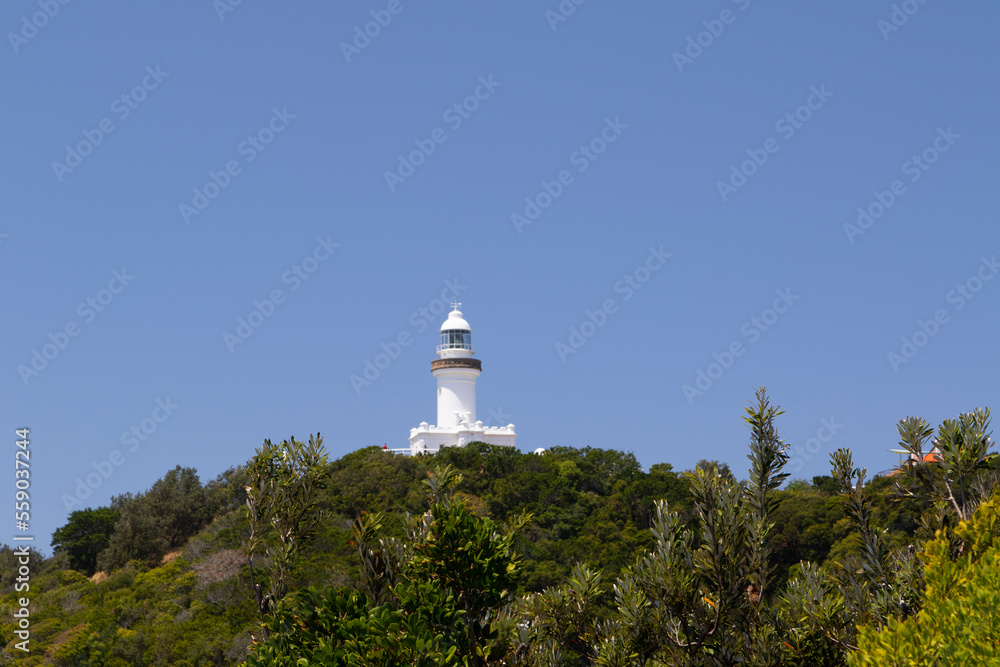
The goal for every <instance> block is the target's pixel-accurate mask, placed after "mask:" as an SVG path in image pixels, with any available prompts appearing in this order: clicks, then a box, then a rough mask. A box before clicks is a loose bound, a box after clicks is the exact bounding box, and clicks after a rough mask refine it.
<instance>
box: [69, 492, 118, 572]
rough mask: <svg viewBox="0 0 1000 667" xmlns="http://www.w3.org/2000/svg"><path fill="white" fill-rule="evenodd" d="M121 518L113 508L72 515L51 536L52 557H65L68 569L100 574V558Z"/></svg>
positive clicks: (82, 511)
mask: <svg viewBox="0 0 1000 667" xmlns="http://www.w3.org/2000/svg"><path fill="white" fill-rule="evenodd" d="M118 516H119V513H118V511H117V510H115V509H112V508H110V507H99V508H97V509H91V508H87V509H85V510H77V511H75V512H72V513H71V514H70V515H69V520H68V521H67V522H66V525H65V526H62V527H61V528H59V529H57V530H56V531H55V532H54V533H53V534H52V551H53V554H55V555H59V554H66V557H67V561H68V563H69V566H70V567H71V568H73V569H74V570H78V571H80V572H83V573H84V574H86V575H87V576H88V577H89V576H90V575H92V574H94V572H96V571H97V556H98V554H100V553H101V552H102V551H104V549H106V548H107V546H108V540H109V539H110V537H111V535H112V533H113V532H114V528H115V523H116V522H117V521H118Z"/></svg>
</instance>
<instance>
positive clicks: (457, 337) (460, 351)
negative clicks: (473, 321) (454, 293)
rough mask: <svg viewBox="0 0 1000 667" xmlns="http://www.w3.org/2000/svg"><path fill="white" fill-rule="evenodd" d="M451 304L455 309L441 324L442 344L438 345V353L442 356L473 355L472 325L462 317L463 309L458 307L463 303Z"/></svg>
mask: <svg viewBox="0 0 1000 667" xmlns="http://www.w3.org/2000/svg"><path fill="white" fill-rule="evenodd" d="M451 305H452V307H453V308H454V310H453V311H451V312H450V313H448V319H446V320H445V321H444V324H442V325H441V344H440V345H438V349H437V351H438V354H439V355H440V356H441V357H442V358H446V357H471V356H472V354H473V353H474V350H473V349H472V327H470V326H469V323H468V322H466V321H465V318H463V317H462V311H460V310H459V309H458V307H459V306H460V305H461V304H459V303H453V304H451Z"/></svg>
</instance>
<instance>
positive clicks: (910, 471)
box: [0, 391, 1000, 667]
mask: <svg viewBox="0 0 1000 667" xmlns="http://www.w3.org/2000/svg"><path fill="white" fill-rule="evenodd" d="M780 414H781V412H780V410H779V409H777V408H776V407H774V406H771V405H770V403H769V401H768V399H767V397H766V395H765V394H764V393H763V391H761V392H759V393H758V396H757V399H756V401H755V402H754V403H753V404H752V405H751V407H750V408H748V409H747V418H746V419H747V423H748V426H749V428H750V446H749V452H750V453H749V456H748V459H749V464H750V465H749V470H748V472H747V473H746V475H745V476H744V475H741V477H745V480H744V481H742V482H741V481H738V480H737V478H736V476H734V475H733V473H732V472H731V471H730V468H729V466H728V465H726V464H724V463H719V462H714V461H702V462H700V463H699V464H698V467H697V468H696V469H695V470H692V471H687V472H684V473H679V472H676V471H674V470H673V469H672V467H671V466H670V465H669V464H666V463H661V464H657V465H654V466H652V468H650V469H649V470H648V471H644V470H643V469H641V467H640V466H639V464H638V463H637V461H636V459H635V457H634V456H633V455H632V454H630V453H626V452H620V451H615V450H611V449H595V448H584V449H573V448H568V447H554V448H552V449H549V450H547V451H546V452H544V453H543V454H522V453H520V452H519V451H517V450H514V449H510V448H504V447H496V446H491V445H485V444H482V443H473V444H471V445H469V446H467V447H464V448H449V449H445V450H443V451H441V452H440V453H438V454H436V455H433V456H419V457H405V456H393V455H392V454H389V453H387V452H384V451H382V450H380V449H378V448H374V447H372V448H365V449H361V450H358V451H355V452H353V453H350V454H348V455H346V456H344V457H342V458H340V459H338V460H336V461H333V462H328V461H327V459H326V454H325V451H324V449H323V447H322V440H321V439H320V438H318V437H316V438H311V439H310V441H309V443H301V442H298V441H295V440H294V438H293V439H291V440H289V441H286V442H284V443H281V444H280V445H272V444H271V443H270V442H265V443H264V445H263V446H261V448H260V449H258V450H257V452H256V455H255V456H254V457H253V458H251V459H250V460H249V461H248V462H247V463H246V464H245V465H242V466H240V467H237V468H232V469H230V470H228V471H226V472H225V473H223V474H222V475H220V476H219V477H218V478H216V479H214V480H211V481H209V482H207V483H202V482H201V481H200V479H199V478H198V476H197V474H196V471H195V470H193V469H190V468H181V467H178V468H175V469H174V470H171V471H168V472H167V474H166V475H165V476H164V477H163V478H162V479H161V480H159V481H158V482H157V483H156V484H154V485H153V486H152V487H151V488H150V489H148V490H146V491H145V492H143V493H138V494H135V495H132V494H128V495H125V496H120V497H116V498H114V499H113V501H112V503H111V505H110V506H109V507H101V508H89V509H86V510H80V511H76V512H73V513H72V514H71V515H70V517H69V520H68V522H67V524H66V525H65V526H63V527H61V528H60V529H59V530H58V531H56V533H55V535H54V536H53V547H54V552H55V553H54V555H53V557H51V558H48V559H43V558H41V557H40V556H39V555H38V554H37V553H34V554H32V559H33V562H32V573H33V575H32V580H31V590H30V597H31V600H32V605H31V623H32V625H31V648H32V651H31V653H30V654H24V653H23V652H20V651H18V650H16V649H15V648H14V645H15V641H16V638H15V635H14V634H13V631H14V629H15V626H14V624H13V623H12V621H11V619H12V616H11V613H12V610H13V609H14V608H15V604H16V598H17V596H18V595H22V596H23V595H24V594H23V593H20V594H17V593H15V591H14V580H15V573H16V569H17V568H16V560H15V555H14V553H13V551H12V550H10V549H9V548H4V549H3V550H2V551H0V571H2V572H3V578H2V580H0V594H2V597H0V613H2V616H0V646H5V650H4V652H2V653H0V665H2V664H5V663H6V662H9V661H11V660H12V659H14V658H16V659H17V662H18V663H20V664H25V665H93V666H98V665H107V666H115V667H117V666H119V665H192V666H194V665H235V664H240V663H242V662H244V661H247V660H248V658H249V664H251V665H265V664H268V665H272V664H273V665H278V664H282V665H283V664H288V665H301V664H344V665H347V664H358V665H362V664H365V665H369V664H384V665H394V664H399V665H402V664H428V665H439V664H440V665H452V664H454V665H487V664H489V665H501V664H503V665H588V664H600V665H674V664H677V665H715V664H719V665H722V664H734V663H736V662H745V663H746V664H761V665H765V664H766V665H842V664H846V663H847V661H851V662H852V664H859V665H860V664H880V665H883V664H886V665H889V664H900V665H902V664H910V663H903V662H898V663H895V662H892V660H893V659H894V658H893V657H892V656H893V655H894V654H895V653H898V651H894V649H892V647H893V646H894V645H895V644H893V642H897V643H898V642H899V641H904V639H899V638H905V641H907V642H910V641H913V640H912V639H911V637H915V636H922V637H931V638H935V637H936V639H933V641H931V640H927V641H931V646H929V647H926V650H925V651H924V654H925V655H936V654H934V651H938V652H939V653H940V655H942V656H945V655H949V656H955V655H958V654H955V653H947V651H949V650H953V647H952V645H951V644H950V643H949V640H948V639H947V638H946V637H942V636H939V635H935V630H934V628H933V627H931V626H932V625H933V624H932V623H931V619H932V618H933V617H928V614H930V613H934V614H936V613H939V611H938V609H939V608H940V609H941V610H942V611H941V612H940V613H944V612H947V613H949V614H958V616H957V618H962V616H961V614H963V613H964V614H971V613H974V610H975V609H976V608H977V605H979V604H986V603H989V601H990V600H993V601H995V597H996V591H995V587H994V590H992V592H991V595H992V597H989V596H986V597H983V596H982V595H981V593H980V588H982V587H985V586H991V585H993V584H991V583H990V582H992V579H993V578H995V577H994V575H995V570H994V569H990V564H991V563H993V562H994V561H995V559H996V550H995V547H993V542H992V539H993V536H996V535H997V533H998V531H1000V520H997V519H996V518H995V517H996V514H997V513H998V511H1000V502H993V503H985V504H984V505H983V507H982V508H981V509H980V512H979V513H975V515H974V512H975V509H976V508H977V506H979V504H980V503H981V502H982V501H984V500H985V499H987V498H988V497H989V496H990V494H991V493H992V491H993V489H994V488H995V485H996V463H995V459H994V456H993V454H992V453H991V452H990V447H991V440H990V438H989V433H988V427H989V413H988V411H985V410H977V411H976V412H973V413H967V414H964V415H962V416H960V417H959V418H958V419H956V420H948V421H946V422H945V423H944V424H942V425H941V426H940V427H939V429H938V430H937V434H936V437H935V434H934V431H933V429H931V428H929V427H928V426H927V425H926V423H925V422H923V421H922V420H919V419H916V418H907V419H906V420H902V421H901V422H900V424H899V429H900V439H901V443H902V444H903V445H904V446H905V447H907V449H911V450H913V451H914V453H915V454H919V458H918V459H917V460H923V457H924V456H923V455H924V454H926V452H927V451H928V450H929V449H930V444H931V442H932V440H933V441H935V442H936V443H937V444H938V446H939V447H940V450H941V452H942V456H941V459H942V460H941V461H939V462H937V463H931V464H927V465H917V464H914V465H910V466H907V467H905V468H904V469H903V470H902V471H901V474H900V475H898V476H896V477H894V478H881V477H876V478H875V479H873V480H870V481H869V480H867V479H866V474H865V472H864V471H863V470H859V469H856V468H854V466H853V464H852V462H851V457H850V453H849V452H847V451H844V450H839V451H838V452H836V453H834V454H833V456H832V457H831V459H832V461H831V462H832V469H831V475H830V476H821V477H815V478H813V479H812V480H811V481H805V480H794V481H791V482H789V481H788V480H787V479H786V478H785V475H784V473H782V469H783V467H784V464H785V463H786V462H787V454H786V452H787V447H786V446H785V445H784V443H783V442H782V441H781V440H780V438H779V437H778V434H777V430H776V427H775V419H776V417H777V416H778V415H780ZM887 444H891V443H887ZM734 467H735V466H734ZM782 485H783V486H784V488H780V487H781V486H782ZM990 513H992V514H990ZM990 516H993V517H994V518H993V519H990V518H989V517H990ZM935 535H936V537H935ZM925 543H926V544H929V545H930V546H929V547H928V548H927V550H926V551H925V550H924V544H925ZM967 543H968V544H970V545H972V546H970V548H968V549H964V548H963V547H964V545H965V544H967ZM925 553H926V554H928V555H927V556H925V555H924V554H925ZM803 562H804V563H805V564H802V565H800V563H803ZM925 566H926V568H927V574H926V582H927V583H926V584H925V574H924V567H925ZM949 568H950V569H949ZM925 586H926V587H927V588H928V589H930V588H931V587H932V586H933V587H934V590H935V591H936V592H941V591H943V593H942V595H944V597H945V598H948V596H954V597H955V598H956V599H954V600H951V599H945V600H938V599H936V600H935V601H934V604H933V605H930V604H928V605H926V606H925V604H924V590H925ZM966 598H968V599H969V600H971V602H964V601H963V600H965V599H966ZM987 598H988V599H987ZM990 604H992V603H990ZM942 605H943V606H942ZM970 605H971V607H970ZM932 610H933V611H932ZM991 613H993V614H995V610H994V611H992V612H991ZM995 625H996V624H995V623H993V626H995ZM858 626H860V627H861V628H862V631H861V633H860V634H858V631H857V627H858ZM968 627H969V626H968V624H961V623H955V624H954V631H955V632H965V633H966V634H967V633H968ZM977 631H978V632H986V631H987V630H982V629H979V630H977ZM894 638H895V639H894ZM997 640H998V638H997V637H994V638H993V639H992V641H993V642H994V644H993V646H994V647H995V646H998V645H1000V643H997ZM254 642H256V646H254ZM935 642H936V643H935ZM858 646H861V650H860V651H857V650H855V649H856V648H857V647H858ZM879 652H881V653H879ZM900 655H902V654H901V653H900ZM984 655H985V654H984ZM991 655H992V654H991ZM872 656H875V657H872ZM303 660H304V661H305V662H303ZM866 660H868V661H867V662H866ZM956 660H957V659H956ZM922 664H923V663H922ZM926 664H935V663H934V662H933V661H931V662H926ZM944 664H966V663H962V662H960V661H953V660H947V661H946V662H945V663H944ZM968 664H973V663H968Z"/></svg>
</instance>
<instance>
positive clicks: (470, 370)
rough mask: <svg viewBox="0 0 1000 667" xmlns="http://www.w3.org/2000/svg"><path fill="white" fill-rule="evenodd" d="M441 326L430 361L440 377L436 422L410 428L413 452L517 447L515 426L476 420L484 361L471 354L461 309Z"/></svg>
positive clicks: (466, 327)
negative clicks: (475, 446)
mask: <svg viewBox="0 0 1000 667" xmlns="http://www.w3.org/2000/svg"><path fill="white" fill-rule="evenodd" d="M451 305H452V308H453V310H452V311H451V312H450V313H448V319H446V320H445V321H444V324H442V325H441V344H440V345H438V347H437V353H438V357H439V358H438V359H435V360H434V361H432V362H431V373H433V374H434V377H435V378H437V425H432V424H428V423H427V422H421V423H420V426H418V427H417V428H414V429H410V452H411V453H412V454H420V453H422V452H436V451H438V450H439V449H441V448H442V447H462V446H464V445H466V444H468V443H470V442H475V441H477V440H478V441H480V442H486V443H489V444H491V445H508V446H510V447H513V446H514V439H515V437H516V434H515V433H514V425H513V424H507V425H506V426H484V425H483V422H481V421H478V420H477V419H476V378H478V377H479V374H480V373H481V372H482V370H483V364H482V362H481V361H479V359H475V358H474V357H473V356H472V355H473V353H474V350H473V349H472V327H470V326H469V323H468V322H466V321H465V319H464V318H463V317H462V311H460V310H459V309H458V307H459V306H461V305H462V304H460V303H453V304H451Z"/></svg>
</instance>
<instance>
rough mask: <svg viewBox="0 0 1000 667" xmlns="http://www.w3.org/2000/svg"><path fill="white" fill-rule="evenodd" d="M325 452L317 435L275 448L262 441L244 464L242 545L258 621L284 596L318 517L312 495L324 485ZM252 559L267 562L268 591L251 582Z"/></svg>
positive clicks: (315, 496) (253, 576)
mask: <svg viewBox="0 0 1000 667" xmlns="http://www.w3.org/2000/svg"><path fill="white" fill-rule="evenodd" d="M326 468H327V461H326V451H325V449H324V447H323V438H322V437H321V436H320V435H319V434H318V433H317V434H316V436H315V437H313V436H310V437H309V443H308V444H306V443H303V442H300V441H298V440H296V439H295V438H294V437H292V438H290V439H289V440H285V441H284V442H282V443H281V444H280V445H275V444H272V443H271V441H270V440H265V441H264V444H263V445H261V446H260V447H259V448H258V449H257V450H256V453H255V455H254V457H253V458H252V459H250V461H249V462H248V463H247V465H246V474H247V477H248V484H247V487H246V494H247V500H246V504H247V510H248V516H249V521H250V535H249V537H248V539H247V541H246V544H245V550H246V556H247V563H248V565H249V566H250V579H251V585H252V586H253V590H254V597H255V598H256V601H257V609H258V612H259V614H260V618H261V622H262V623H263V621H264V615H265V614H266V613H267V612H268V611H269V610H270V609H271V606H272V605H273V604H274V603H275V602H277V601H278V600H280V599H281V598H283V597H284V596H285V595H286V594H287V592H288V586H289V579H290V576H291V572H292V568H293V567H294V566H295V564H296V561H297V559H298V556H299V553H300V550H301V548H302V546H303V544H304V542H305V541H306V540H308V539H309V538H311V537H312V536H313V534H314V533H315V532H316V529H317V527H318V525H319V523H320V521H321V520H322V518H323V514H322V513H321V512H319V511H318V509H317V505H318V502H319V497H318V492H319V490H320V489H322V488H324V487H325V485H326V479H327V476H328V473H327V469H326ZM255 557H264V558H266V562H267V570H266V572H267V574H268V575H269V576H268V586H267V588H265V587H264V585H263V584H262V583H260V582H258V581H257V573H256V572H255V571H254V562H255V561H254V559H255Z"/></svg>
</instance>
